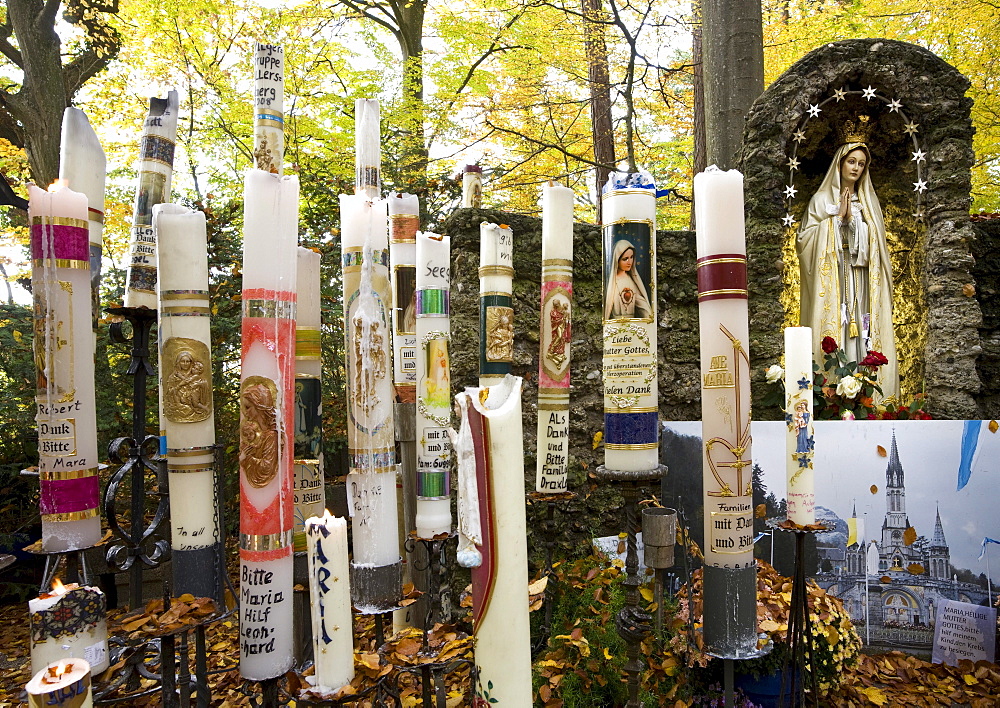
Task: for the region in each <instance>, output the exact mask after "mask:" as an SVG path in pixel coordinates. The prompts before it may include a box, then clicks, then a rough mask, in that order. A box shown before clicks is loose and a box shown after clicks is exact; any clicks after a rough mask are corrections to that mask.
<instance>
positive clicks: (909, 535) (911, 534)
mask: <svg viewBox="0 0 1000 708" xmlns="http://www.w3.org/2000/svg"><path fill="white" fill-rule="evenodd" d="M916 540H917V530H916V529H915V528H913V527H912V526H910V527H909V528H907V529H906V530H905V531H904V532H903V543H905V544H906V545H907V546H912V545H913V543H914V541H916Z"/></svg>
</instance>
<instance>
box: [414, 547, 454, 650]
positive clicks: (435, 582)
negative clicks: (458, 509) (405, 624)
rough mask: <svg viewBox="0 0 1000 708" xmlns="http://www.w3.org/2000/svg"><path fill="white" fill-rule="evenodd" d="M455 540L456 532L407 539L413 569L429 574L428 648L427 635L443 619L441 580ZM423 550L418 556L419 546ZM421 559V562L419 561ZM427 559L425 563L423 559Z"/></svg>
mask: <svg viewBox="0 0 1000 708" xmlns="http://www.w3.org/2000/svg"><path fill="white" fill-rule="evenodd" d="M453 538H458V534H457V533H456V532H454V531H452V532H451V533H448V534H444V533H441V534H438V535H437V536H434V537H433V538H421V537H420V536H417V535H416V533H415V532H411V533H410V535H409V536H408V537H407V538H406V541H405V546H406V552H407V553H409V554H410V555H411V557H412V558H413V559H414V560H413V561H411V562H412V563H413V569H414V570H415V571H417V572H418V573H423V572H425V571H426V573H427V594H426V595H425V596H424V597H425V599H426V600H425V601H426V605H425V607H426V610H425V612H424V619H423V632H424V637H423V640H424V646H425V647H426V646H427V633H428V632H429V631H431V629H433V628H434V624H435V623H436V622H439V621H440V619H441V597H440V591H441V579H442V577H443V576H444V573H445V571H446V569H447V567H448V553H447V551H448V543H449V542H451V540H452V539H453ZM418 545H419V546H420V547H421V548H422V549H423V555H422V556H421V555H417V554H416V550H417V546H418ZM418 558H420V559H421V560H417V559H418ZM423 558H426V559H427V560H426V561H425V562H422V559H423Z"/></svg>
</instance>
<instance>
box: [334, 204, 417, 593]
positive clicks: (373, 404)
mask: <svg viewBox="0 0 1000 708" xmlns="http://www.w3.org/2000/svg"><path fill="white" fill-rule="evenodd" d="M340 214H341V234H342V241H341V243H342V248H343V251H342V253H343V255H342V266H343V285H344V333H345V338H346V342H345V346H346V350H347V399H348V400H347V444H348V457H349V465H350V473H349V474H348V476H347V494H348V504H349V505H350V510H351V516H352V518H351V524H352V530H353V538H354V559H353V566H352V572H353V573H354V576H353V577H352V583H351V588H352V591H353V593H354V604H355V606H356V607H358V609H359V610H361V611H363V612H372V611H385V610H387V609H389V608H391V607H392V606H394V605H395V604H396V603H397V602H398V601H399V598H400V597H401V595H402V580H401V575H400V573H401V560H400V555H399V518H398V513H399V511H398V509H397V506H396V453H395V450H396V442H395V434H394V428H393V391H392V374H391V369H390V367H391V358H390V357H391V350H390V348H389V327H390V323H391V321H392V319H391V316H390V314H389V312H390V306H391V304H392V293H391V288H390V284H389V234H388V212H387V206H386V203H385V201H384V200H375V201H374V202H373V201H372V200H370V199H369V198H367V197H366V196H364V195H361V194H358V195H345V194H342V195H341V196H340Z"/></svg>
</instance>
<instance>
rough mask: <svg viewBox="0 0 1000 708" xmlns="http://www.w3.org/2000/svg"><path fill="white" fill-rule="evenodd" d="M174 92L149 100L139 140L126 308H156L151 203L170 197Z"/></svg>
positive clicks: (175, 93) (176, 106)
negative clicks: (140, 139) (137, 178)
mask: <svg viewBox="0 0 1000 708" xmlns="http://www.w3.org/2000/svg"><path fill="white" fill-rule="evenodd" d="M177 112H178V103H177V92H176V91H171V92H169V93H168V94H167V97H166V98H155V97H154V98H150V99H149V115H148V116H146V122H145V123H144V124H143V131H142V141H141V142H140V143H139V181H138V185H137V186H136V189H135V207H134V208H133V211H132V243H131V245H130V246H129V253H130V260H129V265H128V277H127V280H126V283H125V307H148V308H150V309H153V308H155V307H156V267H157V256H156V254H157V249H156V236H155V234H154V233H153V206H155V205H156V204H162V203H163V202H166V201H169V200H170V178H171V177H172V176H173V173H174V143H175V141H176V140H177Z"/></svg>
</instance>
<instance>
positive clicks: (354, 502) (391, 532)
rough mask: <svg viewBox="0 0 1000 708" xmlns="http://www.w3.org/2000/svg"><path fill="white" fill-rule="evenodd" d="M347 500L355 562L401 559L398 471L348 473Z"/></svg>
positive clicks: (380, 563) (374, 563)
mask: <svg viewBox="0 0 1000 708" xmlns="http://www.w3.org/2000/svg"><path fill="white" fill-rule="evenodd" d="M347 503H348V504H350V506H351V527H352V531H353V534H354V546H353V548H354V557H353V558H354V563H355V564H356V565H366V566H374V567H380V566H385V565H392V564H393V563H397V562H398V561H399V521H398V517H397V514H398V513H399V512H398V509H397V499H396V473H395V471H393V472H368V473H365V474H357V473H351V474H348V475H347Z"/></svg>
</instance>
